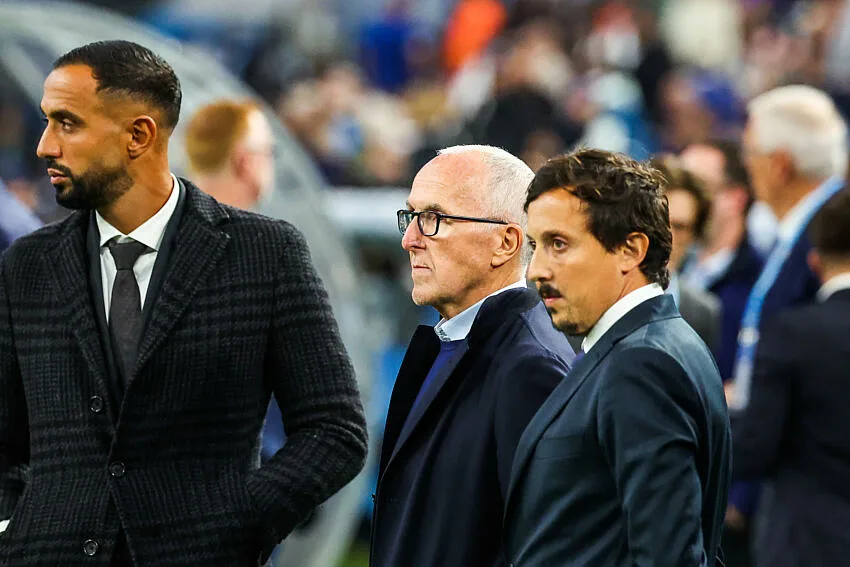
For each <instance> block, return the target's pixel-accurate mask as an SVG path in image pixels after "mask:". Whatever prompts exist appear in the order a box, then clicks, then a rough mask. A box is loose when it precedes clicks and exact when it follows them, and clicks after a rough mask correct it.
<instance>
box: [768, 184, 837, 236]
mask: <svg viewBox="0 0 850 567" xmlns="http://www.w3.org/2000/svg"><path fill="white" fill-rule="evenodd" d="M830 181H831V179H830V180H827V181H825V182H823V183H822V184H821V185H820V186H819V187H818V188H817V189H815V190H814V191H809V193H808V194H807V195H806V196H805V197H803V198H802V199H800V200H799V201H797V204H796V205H794V206H793V207H792V208H791V210H790V211H788V213H787V214H786V215H785V216H784V217H782V220H780V221H779V225H778V226H777V230H776V241H777V242H787V241H788V240H790V239H792V238H794V237H795V236H796V235H797V234H798V233H799V232H800V229H801V228H802V226H801V225H802V224H803V223H804V222H805V221H806V217H807V214H806V213H807V212H808V211H809V209H810V207H811V203H812V201H814V200H815V199H817V198H818V196H819V193H820V189H822V188H823V187H824V186H825V185H826V184H827V183H829V182H830Z"/></svg>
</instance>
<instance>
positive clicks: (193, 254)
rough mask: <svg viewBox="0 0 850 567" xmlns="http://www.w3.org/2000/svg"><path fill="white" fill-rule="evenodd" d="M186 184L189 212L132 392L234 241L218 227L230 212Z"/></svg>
mask: <svg viewBox="0 0 850 567" xmlns="http://www.w3.org/2000/svg"><path fill="white" fill-rule="evenodd" d="M183 183H184V185H185V186H186V187H187V194H186V198H187V202H186V205H185V207H186V210H185V212H184V214H183V217H182V219H181V222H180V226H179V228H178V230H177V234H176V235H175V238H174V246H173V247H172V249H171V253H170V257H169V258H167V265H166V266H165V267H164V268H163V269H162V271H163V272H164V274H165V275H164V276H163V279H162V283H161V286H160V289H159V291H158V293H157V296H156V297H155V298H151V301H150V302H149V303H150V304H151V305H150V315H149V318H148V320H147V321H146V327H145V330H144V333H143V335H142V339H141V341H140V343H139V356H138V358H137V359H136V366H135V368H134V370H133V372H132V373H131V374H130V379H129V381H128V385H127V388H128V389H129V386H130V383H132V379H133V377H134V376H136V374H137V373H138V371H139V370H140V369H141V368H142V367H143V366H144V364H145V363H146V362H147V361H148V359H149V358H150V357H151V355H152V354H153V352H154V351H155V350H156V349H157V347H158V346H159V345H160V344H161V343H162V341H163V339H165V337H166V336H167V335H168V333H169V332H170V331H171V330H172V329H173V328H174V325H175V324H176V323H177V321H178V320H179V319H180V316H181V315H182V314H183V312H184V311H185V310H186V308H187V307H188V306H189V303H190V302H191V300H192V297H193V296H194V295H195V292H196V291H197V290H198V287H199V286H200V284H201V282H203V281H204V280H205V279H206V277H207V276H208V274H209V273H210V270H211V269H212V268H213V267H214V266H215V264H216V263H217V262H218V260H219V259H220V258H221V255H222V253H223V252H224V249H225V247H226V246H227V243H228V241H229V240H230V235H229V234H227V233H225V232H223V231H222V230H220V229H218V228H217V227H216V225H217V224H218V223H220V222H223V221H224V220H226V219H227V218H228V214H227V212H226V211H225V210H224V209H223V208H222V207H221V206H220V205H219V204H218V203H217V202H216V201H214V200H213V199H212V198H211V197H209V196H207V195H204V194H203V193H201V192H200V190H198V189H196V188H195V187H194V186H192V185H191V184H190V183H188V182H185V181H184V182H183ZM147 303H148V302H146V309H147ZM125 397H126V396H125Z"/></svg>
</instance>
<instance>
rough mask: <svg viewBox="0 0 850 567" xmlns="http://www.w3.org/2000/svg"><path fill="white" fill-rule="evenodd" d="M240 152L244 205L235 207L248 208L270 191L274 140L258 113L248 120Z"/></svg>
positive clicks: (272, 177) (257, 111)
mask: <svg viewBox="0 0 850 567" xmlns="http://www.w3.org/2000/svg"><path fill="white" fill-rule="evenodd" d="M241 153H242V155H241V156H240V159H241V160H242V163H241V173H242V177H243V179H244V181H245V185H246V192H247V194H246V196H245V203H242V204H240V205H237V206H242V207H243V208H251V207H253V206H254V205H256V203H257V202H258V201H259V200H260V199H261V198H263V197H265V196H266V195H268V194H269V193H271V192H272V190H273V188H274V137H273V134H272V129H271V126H270V125H269V122H268V120H266V117H265V116H264V115H263V113H262V112H261V111H259V110H255V111H253V112H252V113H251V114H250V115H249V117H248V129H247V132H246V135H245V140H244V143H243V147H242V152H241Z"/></svg>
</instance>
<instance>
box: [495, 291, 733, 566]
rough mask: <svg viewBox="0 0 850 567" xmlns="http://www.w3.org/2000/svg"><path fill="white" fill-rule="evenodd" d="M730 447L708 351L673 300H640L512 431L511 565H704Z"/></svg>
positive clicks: (721, 510) (715, 542)
mask: <svg viewBox="0 0 850 567" xmlns="http://www.w3.org/2000/svg"><path fill="white" fill-rule="evenodd" d="M731 448H732V447H731V436H730V431H729V417H728V413H727V410H726V399H725V396H724V394H723V385H722V382H721V380H720V375H719V374H718V372H717V366H716V365H715V363H714V359H713V358H712V355H711V353H710V352H709V350H708V347H707V346H706V345H705V343H704V342H703V341H702V340H701V339H700V338H699V336H697V334H696V332H695V331H694V330H693V329H692V328H691V327H690V326H689V325H688V324H687V323H686V322H685V321H684V320H683V319H682V318H681V316H680V315H679V312H678V310H677V309H676V306H675V303H674V301H673V298H672V297H670V296H667V295H664V296H661V297H656V298H652V299H650V300H647V301H645V302H644V303H641V304H640V305H638V306H637V307H635V308H634V309H633V310H632V311H630V312H629V313H627V314H626V315H625V316H624V317H623V318H622V319H620V320H619V321H618V322H617V323H616V324H615V325H614V326H613V327H612V328H611V329H610V330H609V331H608V332H607V333H605V334H604V335H603V336H602V338H601V339H600V340H599V342H598V343H597V344H596V345H594V346H593V348H591V349H590V351H589V352H588V353H587V354H586V355H585V356H584V357H583V358H582V359H581V360H579V361H578V362H577V363H576V365H575V367H574V368H573V370H572V372H571V373H570V374H569V375H568V376H567V378H566V379H565V380H564V381H563V382H562V383H561V385H560V386H558V388H557V389H556V390H555V391H554V392H553V393H552V395H551V396H550V397H549V399H548V400H547V401H546V403H545V404H544V405H543V407H541V409H540V411H539V412H538V413H537V415H536V416H535V417H534V419H533V420H532V422H531V423H530V424H529V425H528V428H527V429H526V431H525V433H524V434H523V436H522V439H521V440H520V444H519V446H518V447H517V453H516V457H515V461H514V466H513V472H512V474H511V485H510V489H509V491H508V499H507V509H506V513H505V536H504V537H505V549H506V554H507V559H508V561H509V563H510V565H512V566H516V567H551V566H554V565H570V566H572V565H576V566H578V565H588V566H590V565H592V566H596V565H600V566H601V565H604V566H605V567H619V566H623V567H625V566H629V567H632V566H634V565H640V566H642V567H646V566H650V565H658V566H659V567H671V566H676V567H687V566H697V565H700V566H703V565H705V566H711V565H715V561H716V554H717V552H718V547H719V545H720V536H721V531H722V526H723V519H724V515H725V512H726V498H727V489H728V485H729V475H730V466H731V463H730V457H731V455H730V453H731Z"/></svg>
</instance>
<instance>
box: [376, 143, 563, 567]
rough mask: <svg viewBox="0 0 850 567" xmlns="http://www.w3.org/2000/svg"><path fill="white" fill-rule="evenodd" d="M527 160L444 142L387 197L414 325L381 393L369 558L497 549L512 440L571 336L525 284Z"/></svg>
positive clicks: (486, 561)
mask: <svg viewBox="0 0 850 567" xmlns="http://www.w3.org/2000/svg"><path fill="white" fill-rule="evenodd" d="M533 176H534V174H533V173H532V171H531V170H530V169H529V168H528V166H527V165H525V164H524V163H523V162H522V161H521V160H520V159H519V158H517V157H515V156H513V155H511V154H509V153H508V152H505V151H504V150H500V149H498V148H493V147H488V146H484V147H482V146H459V147H454V148H450V149H447V150H442V151H441V152H440V153H439V155H438V156H437V157H436V158H434V159H433V160H431V161H430V162H429V163H428V164H426V165H425V167H423V168H422V170H420V172H419V173H418V174H417V175H416V178H415V179H414V181H413V187H412V188H411V191H410V195H409V197H408V200H407V208H406V209H403V210H400V211H398V227H399V231H400V232H401V233H402V234H403V237H402V246H403V247H404V249H405V250H406V251H407V252H408V253H409V255H410V264H411V270H412V278H413V301H414V302H415V303H416V304H418V305H430V306H432V307H434V308H435V309H436V310H437V312H439V313H440V315H441V316H442V319H441V320H440V322H439V323H438V324H437V325H436V327H430V326H420V327H419V328H418V329H417V330H416V333H415V334H414V336H413V339H412V340H411V342H410V346H409V347H408V350H407V353H406V354H405V357H404V361H403V362H402V365H401V369H400V371H399V374H398V378H397V379H396V383H395V387H394V389H393V393H392V399H391V401H390V407H389V412H388V415H387V422H386V429H385V433H384V441H383V447H382V450H381V459H380V467H379V473H378V474H379V477H378V488H377V493H376V495H375V512H374V516H373V524H372V528H373V529H372V553H371V562H370V564H371V566H372V567H410V566H411V565H415V566H416V567H469V566H470V565H481V566H484V565H497V564H499V563H500V562H501V560H502V546H501V541H502V536H501V534H502V518H503V509H504V502H505V496H506V490H507V486H508V479H509V477H510V472H511V464H512V462H513V456H514V450H515V448H516V445H517V442H518V441H519V438H520V436H521V435H522V432H523V430H524V429H525V426H526V424H527V423H528V421H529V420H530V419H531V418H532V416H533V415H534V414H535V413H536V412H537V409H538V408H539V407H540V405H541V404H542V403H543V401H544V400H545V399H546V397H547V396H548V395H549V394H550V392H551V391H552V390H553V389H554V388H555V386H556V385H557V384H558V383H559V382H560V381H561V379H562V378H563V377H564V376H565V375H566V374H567V372H568V371H569V368H570V364H571V362H572V359H573V356H574V354H573V350H572V349H571V348H570V345H569V343H568V342H567V339H566V337H564V335H562V334H561V333H559V332H558V331H556V330H555V329H554V328H552V325H551V323H550V321H549V317H548V315H547V314H546V309H545V307H544V306H543V304H542V303H541V302H540V298H539V297H538V295H537V293H536V292H535V291H533V290H529V289H527V288H526V283H525V278H524V274H525V268H526V263H527V254H526V253H525V213H524V212H523V203H524V202H525V194H526V188H527V187H528V183H529V181H530V180H531V178H532V177H533Z"/></svg>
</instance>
